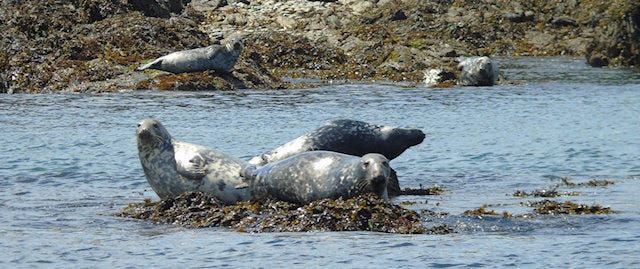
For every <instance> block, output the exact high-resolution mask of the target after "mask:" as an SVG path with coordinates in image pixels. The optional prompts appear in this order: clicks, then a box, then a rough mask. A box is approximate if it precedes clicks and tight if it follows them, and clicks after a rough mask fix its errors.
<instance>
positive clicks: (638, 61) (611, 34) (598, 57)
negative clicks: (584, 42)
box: [586, 0, 640, 67]
mask: <svg viewBox="0 0 640 269" xmlns="http://www.w3.org/2000/svg"><path fill="white" fill-rule="evenodd" d="M614 2H615V3H611V4H610V5H609V8H608V9H607V10H606V12H605V16H603V18H602V21H601V23H600V26H599V27H597V28H596V31H595V38H594V40H593V42H592V43H591V44H590V45H589V46H588V48H587V52H586V59H587V62H588V63H589V64H590V65H591V66H596V67H601V66H606V65H614V66H627V67H629V66H636V67H637V66H640V2H638V1H633V0H618V1H614Z"/></svg>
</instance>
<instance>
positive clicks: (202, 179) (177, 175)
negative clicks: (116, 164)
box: [136, 119, 251, 204]
mask: <svg viewBox="0 0 640 269" xmlns="http://www.w3.org/2000/svg"><path fill="white" fill-rule="evenodd" d="M136 136H137V143H138V155H139V157H140V163H141V164H142V169H143V170H144V174H145V176H146V178H147V181H148V182H149V184H150V185H151V188H152V189H153V190H154V191H155V192H156V194H158V196H160V198H163V199H164V198H168V197H175V196H178V195H180V194H181V193H183V192H187V191H200V192H203V193H207V194H211V195H213V196H215V197H216V198H218V199H220V200H221V201H222V202H224V203H226V204H232V203H235V202H238V201H247V200H249V199H250V198H251V193H250V190H248V189H240V188H237V186H240V185H243V184H246V182H245V181H244V180H243V178H242V177H241V176H240V172H241V171H242V168H243V167H245V166H247V165H248V164H247V163H246V162H245V161H243V160H241V159H238V158H235V157H232V156H230V155H228V154H225V153H223V152H220V151H217V150H214V149H210V148H206V147H204V146H200V145H195V144H190V143H186V142H180V141H177V140H175V139H173V138H172V137H171V135H170V134H169V132H168V131H167V130H166V129H165V128H164V126H162V124H161V123H160V122H159V121H157V120H155V119H145V120H143V121H141V122H140V123H139V124H138V127H137V129H136Z"/></svg>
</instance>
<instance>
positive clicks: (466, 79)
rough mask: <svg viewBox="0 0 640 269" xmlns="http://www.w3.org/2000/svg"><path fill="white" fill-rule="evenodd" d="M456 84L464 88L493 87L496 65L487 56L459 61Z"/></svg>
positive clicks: (496, 71) (497, 72)
mask: <svg viewBox="0 0 640 269" xmlns="http://www.w3.org/2000/svg"><path fill="white" fill-rule="evenodd" d="M459 60H460V63H459V64H458V70H459V71H460V79H459V81H458V83H459V84H460V85H464V86H493V85H495V84H496V81H497V80H498V74H499V71H498V65H497V64H496V63H495V62H494V61H493V60H491V58H489V57H487V56H482V57H470V58H461V59H459Z"/></svg>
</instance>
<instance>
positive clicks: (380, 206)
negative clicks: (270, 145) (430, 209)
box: [116, 192, 426, 233]
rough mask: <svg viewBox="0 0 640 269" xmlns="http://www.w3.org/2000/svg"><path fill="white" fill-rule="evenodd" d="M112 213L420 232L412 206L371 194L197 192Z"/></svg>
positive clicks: (189, 222)
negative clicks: (238, 197) (242, 198)
mask: <svg viewBox="0 0 640 269" xmlns="http://www.w3.org/2000/svg"><path fill="white" fill-rule="evenodd" d="M116 215H117V216H121V217H127V218H135V219H141V220H148V221H152V222H159V223H167V224H174V225H180V226H187V227H227V228H232V229H235V230H237V231H242V232H302V231H374V232H386V233H425V232H426V229H425V228H424V226H423V225H422V224H421V222H420V216H419V215H418V214H417V213H416V212H415V211H412V210H407V209H404V208H402V207H400V206H397V205H393V204H388V203H385V202H384V201H383V200H382V199H380V198H378V197H377V196H375V195H373V194H368V195H361V196H357V197H354V198H351V199H347V200H342V199H336V200H332V199H324V200H319V201H314V202H312V203H310V204H307V205H303V206H299V205H294V204H291V203H287V202H282V201H273V200H269V201H266V202H264V203H252V202H243V203H237V204H235V205H231V206H224V205H223V204H222V203H221V202H220V201H218V200H217V199H215V198H213V197H211V196H207V195H205V194H202V193H194V192H191V193H184V194H181V195H179V196H178V197H176V198H170V199H165V200H161V201H158V202H152V201H150V200H147V201H145V202H144V203H139V204H130V205H128V206H127V207H125V208H124V209H123V211H122V212H120V213H118V214H116Z"/></svg>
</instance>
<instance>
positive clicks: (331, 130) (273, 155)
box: [249, 120, 425, 196]
mask: <svg viewBox="0 0 640 269" xmlns="http://www.w3.org/2000/svg"><path fill="white" fill-rule="evenodd" d="M424 138H425V134H424V133H423V132H422V131H421V130H419V129H405V128H398V127H391V126H381V125H374V124H370V123H366V122H363V121H356V120H334V121H330V122H328V123H326V124H325V125H324V126H322V127H320V128H318V129H316V130H315V131H312V132H310V133H306V134H304V135H302V136H300V137H298V138H296V139H294V140H292V141H290V142H287V143H286V144H284V145H282V146H280V147H278V148H276V149H274V150H272V151H270V152H267V153H264V154H261V155H259V156H256V157H253V158H252V159H251V160H249V163H251V164H253V165H256V166H262V165H266V164H268V163H272V162H275V161H278V160H282V159H285V158H287V157H290V156H293V155H296V154H299V153H302V152H306V151H313V150H326V151H334V152H339V153H344V154H348V155H354V156H363V155H365V154H367V153H380V154H382V155H384V156H385V157H386V158H387V159H389V160H392V159H394V158H396V157H398V156H399V155H400V154H402V153H403V152H404V151H405V150H406V149H407V148H409V147H411V146H415V145H418V144H420V143H422V141H423V140H424ZM387 187H388V194H389V195H390V196H396V195H398V194H399V193H400V183H399V182H398V176H397V175H396V171H395V170H393V169H391V177H390V179H389V183H388V184H387Z"/></svg>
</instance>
